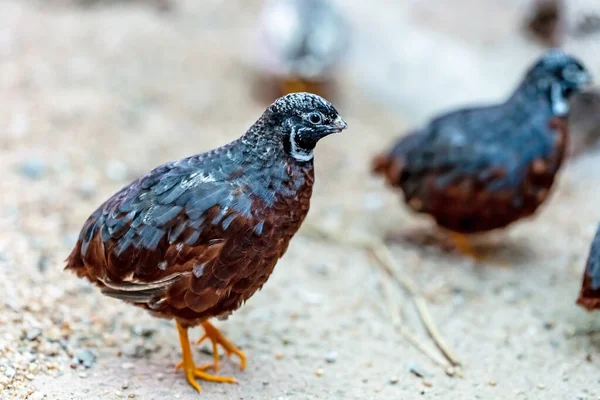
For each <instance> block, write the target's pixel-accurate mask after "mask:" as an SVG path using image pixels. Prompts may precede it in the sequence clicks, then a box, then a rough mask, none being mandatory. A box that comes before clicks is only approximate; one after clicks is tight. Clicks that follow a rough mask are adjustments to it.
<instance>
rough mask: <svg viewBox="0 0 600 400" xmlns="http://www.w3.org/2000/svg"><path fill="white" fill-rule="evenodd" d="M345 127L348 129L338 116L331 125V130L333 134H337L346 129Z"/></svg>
mask: <svg viewBox="0 0 600 400" xmlns="http://www.w3.org/2000/svg"><path fill="white" fill-rule="evenodd" d="M347 127H348V124H347V123H346V121H344V120H343V119H342V117H340V116H338V117H337V118H336V119H335V120H334V121H333V123H332V124H331V130H332V132H334V133H339V132H341V131H343V130H344V129H346V128H347Z"/></svg>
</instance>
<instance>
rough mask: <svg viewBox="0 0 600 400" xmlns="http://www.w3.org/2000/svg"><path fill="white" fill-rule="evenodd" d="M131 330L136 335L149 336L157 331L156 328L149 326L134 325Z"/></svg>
mask: <svg viewBox="0 0 600 400" xmlns="http://www.w3.org/2000/svg"><path fill="white" fill-rule="evenodd" d="M131 332H132V333H133V334H134V335H136V336H141V337H145V338H149V337H151V336H152V335H154V334H155V333H156V329H154V328H152V327H149V326H143V325H134V326H133V328H131Z"/></svg>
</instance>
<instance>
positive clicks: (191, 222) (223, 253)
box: [66, 93, 347, 391]
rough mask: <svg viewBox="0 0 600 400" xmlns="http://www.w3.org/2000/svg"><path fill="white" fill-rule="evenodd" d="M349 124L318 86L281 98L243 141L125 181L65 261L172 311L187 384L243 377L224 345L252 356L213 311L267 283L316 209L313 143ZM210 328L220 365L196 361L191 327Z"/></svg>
mask: <svg viewBox="0 0 600 400" xmlns="http://www.w3.org/2000/svg"><path fill="white" fill-rule="evenodd" d="M346 127H347V125H346V123H345V122H344V120H343V119H342V118H341V117H340V115H339V114H338V112H337V111H336V109H335V108H334V106H333V105H332V104H331V103H329V102H328V101H326V100H325V99H323V98H321V97H319V96H317V95H314V94H309V93H292V94H289V95H287V96H284V97H281V98H279V99H277V100H276V101H275V102H274V103H273V104H271V105H270V106H269V107H268V108H267V109H266V111H265V112H264V113H263V114H262V116H261V117H260V118H259V119H258V120H257V121H256V122H255V123H254V124H253V125H252V126H251V127H250V128H249V129H248V131H247V132H246V133H245V134H244V135H242V136H241V137H240V138H239V139H237V140H235V141H233V142H231V143H229V144H227V145H225V146H223V147H220V148H217V149H215V150H212V151H208V152H206V153H201V154H198V155H194V156H191V157H188V158H184V159H182V160H179V161H174V162H169V163H166V164H164V165H161V166H159V167H157V168H155V169H154V170H152V171H150V172H148V173H147V174H145V175H143V176H142V177H140V178H138V179H137V180H135V181H134V182H132V183H131V184H129V185H127V186H125V187H124V188H123V189H121V190H120V191H118V192H117V193H116V194H114V195H113V196H112V197H110V198H109V199H108V200H107V201H106V202H105V203H104V204H102V205H101V206H100V207H99V208H98V209H97V210H96V211H95V212H94V213H93V214H92V215H91V216H90V217H89V219H88V220H87V221H86V222H85V223H84V225H83V228H82V230H81V233H80V236H79V239H78V241H77V243H76V245H75V247H74V249H73V250H72V252H71V254H70V255H69V257H68V259H67V261H66V262H67V266H66V269H67V270H69V271H72V272H74V273H75V274H77V275H78V276H79V277H82V278H87V279H88V280H89V281H91V282H92V283H94V284H96V285H97V286H98V287H99V288H100V290H101V292H102V293H103V294H105V295H107V296H110V297H113V298H117V299H120V300H123V301H125V302H128V303H131V304H134V305H137V306H139V307H142V308H145V309H146V310H148V311H149V312H151V313H152V314H153V315H154V316H157V317H162V318H168V319H174V320H175V322H176V326H177V329H178V332H179V339H180V343H181V350H182V355H183V360H182V362H181V363H180V365H179V367H182V368H183V371H184V373H185V376H186V378H187V381H188V382H189V384H190V385H191V386H193V387H194V388H195V389H197V390H198V391H200V390H201V386H200V385H199V384H198V382H197V381H196V379H201V380H206V381H212V382H235V380H234V379H233V378H230V377H222V376H216V375H212V374H209V373H208V372H206V370H207V369H209V368H212V369H214V370H215V371H217V370H218V369H219V355H218V352H217V345H220V346H222V347H223V348H224V350H225V352H226V354H227V355H232V354H235V355H237V356H238V357H239V358H240V360H241V367H242V369H243V368H244V367H245V365H246V356H245V354H244V353H243V352H242V351H241V350H239V349H238V348H237V347H236V346H234V345H233V344H232V343H231V342H229V341H228V340H227V339H226V338H225V337H224V336H223V335H222V334H221V333H220V332H219V331H218V330H217V328H216V327H215V326H214V325H212V324H211V323H210V322H209V319H210V318H213V317H217V318H221V319H223V318H226V317H227V316H228V315H229V314H231V313H232V312H233V311H235V310H236V309H238V308H239V307H240V306H241V305H242V304H243V303H244V302H245V301H246V300H248V299H249V298H250V297H251V296H252V295H253V294H254V293H255V292H256V291H257V290H259V289H261V287H262V286H263V285H264V284H265V282H266V281H267V279H268V278H269V276H270V275H271V272H272V271H273V268H274V267H275V264H276V263H277V261H278V259H279V258H280V257H281V256H282V255H283V254H284V253H285V251H286V249H287V247H288V245H289V242H290V239H291V238H292V237H293V236H294V234H295V233H296V231H297V230H298V229H299V227H300V225H301V224H302V221H303V220H304V218H305V217H306V214H307V212H308V209H309V203H310V198H311V193H312V186H313V181H314V168H313V149H314V147H315V145H316V144H317V142H318V141H319V140H320V139H322V138H323V137H325V136H328V135H330V134H333V133H338V132H341V131H342V130H344V129H345V128H346ZM197 325H201V326H202V327H203V328H204V331H205V333H204V336H203V337H202V339H201V340H204V339H209V340H210V341H211V342H212V345H213V350H214V351H213V353H214V363H213V364H209V365H205V366H200V367H197V366H196V365H195V364H194V360H193V359H192V353H191V350H190V344H189V341H188V332H187V331H188V328H190V327H194V326H197Z"/></svg>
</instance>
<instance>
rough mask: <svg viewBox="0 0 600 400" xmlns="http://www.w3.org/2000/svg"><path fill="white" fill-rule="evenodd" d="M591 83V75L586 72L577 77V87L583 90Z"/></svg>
mask: <svg viewBox="0 0 600 400" xmlns="http://www.w3.org/2000/svg"><path fill="white" fill-rule="evenodd" d="M591 83H592V74H590V73H589V72H587V71H584V72H581V73H579V75H578V76H577V86H578V87H580V88H584V87H586V86H589V85H590V84H591Z"/></svg>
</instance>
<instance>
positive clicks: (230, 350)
mask: <svg viewBox="0 0 600 400" xmlns="http://www.w3.org/2000/svg"><path fill="white" fill-rule="evenodd" d="M202 327H203V328H204V336H202V337H201V338H200V339H199V340H198V341H197V342H196V344H200V343H202V342H203V341H205V340H206V339H210V341H211V342H212V352H213V359H214V362H212V363H209V364H205V365H202V366H200V367H198V368H200V369H201V370H202V371H205V370H207V369H209V368H212V369H213V370H214V371H215V372H218V371H219V368H220V365H219V349H218V345H221V347H223V349H224V350H225V354H226V355H227V357H231V355H232V354H235V355H237V356H238V357H239V358H240V369H241V370H242V371H243V370H244V369H245V368H246V354H244V352H243V351H241V350H240V349H238V348H237V347H235V345H234V344H233V343H231V342H230V341H229V340H227V338H226V337H225V336H223V334H222V333H221V332H219V330H218V329H217V328H216V327H215V326H214V325H213V324H211V323H210V322H208V321H204V322H203V323H202ZM182 366H183V362H181V363H179V364H178V365H177V367H176V368H177V369H179V368H181V367H182Z"/></svg>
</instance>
